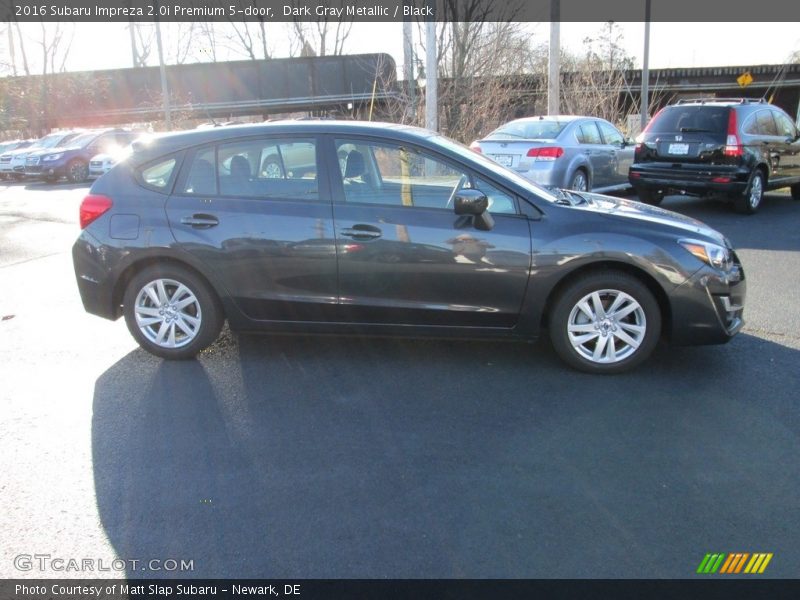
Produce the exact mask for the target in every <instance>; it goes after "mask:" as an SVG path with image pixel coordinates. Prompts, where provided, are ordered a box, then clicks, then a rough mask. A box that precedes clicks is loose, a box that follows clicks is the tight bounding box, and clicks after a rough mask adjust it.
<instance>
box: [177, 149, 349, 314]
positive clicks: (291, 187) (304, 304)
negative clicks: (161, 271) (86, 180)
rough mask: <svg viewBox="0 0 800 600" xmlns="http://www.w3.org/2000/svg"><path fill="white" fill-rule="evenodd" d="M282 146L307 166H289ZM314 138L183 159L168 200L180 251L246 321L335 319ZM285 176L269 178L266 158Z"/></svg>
mask: <svg viewBox="0 0 800 600" xmlns="http://www.w3.org/2000/svg"><path fill="white" fill-rule="evenodd" d="M289 148H294V149H298V148H301V149H303V150H304V154H305V155H306V156H310V157H311V162H310V164H304V165H303V168H302V169H300V168H295V166H294V165H293V164H292V163H291V162H290V160H289V158H288V157H289V156H290V155H291V152H288V149H289ZM317 149H318V144H317V140H316V139H315V138H314V137H313V136H283V137H278V138H275V137H262V138H255V139H254V138H249V139H245V140H239V141H230V142H224V143H219V144H217V145H211V146H206V147H203V148H200V149H197V150H195V151H193V152H191V153H190V154H189V155H188V156H187V158H186V160H185V162H184V166H183V169H182V173H181V175H180V177H179V179H178V181H177V183H176V186H175V190H174V193H173V194H172V195H171V196H170V198H169V199H168V201H167V215H168V218H169V223H170V227H171V228H172V231H173V234H174V236H175V239H176V241H177V242H178V244H179V245H180V247H181V248H182V249H183V250H185V251H187V252H190V253H191V254H192V255H194V257H195V258H196V259H197V260H199V261H201V262H202V263H203V264H205V265H206V266H207V268H208V269H209V270H210V271H211V273H212V274H213V276H214V277H215V278H216V280H217V281H219V282H221V283H222V284H223V285H224V287H225V288H226V290H227V292H228V294H229V295H230V296H231V297H232V298H233V300H234V301H235V302H236V303H237V305H238V306H239V307H240V308H241V310H242V311H243V312H244V313H245V314H246V315H247V316H248V317H250V318H252V319H257V320H273V321H329V320H334V319H335V318H336V314H335V307H336V302H337V290H336V246H335V241H334V234H333V219H332V213H331V202H330V193H329V191H328V190H329V188H328V178H327V176H324V174H323V173H321V172H320V170H319V168H318V164H319V163H318V161H317V159H316V157H317ZM274 155H278V156H284V158H285V167H286V168H285V171H284V172H282V173H277V174H276V173H273V172H271V171H270V172H267V170H265V169H266V167H267V164H268V161H267V159H268V158H269V157H271V156H274Z"/></svg>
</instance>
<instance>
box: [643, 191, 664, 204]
mask: <svg viewBox="0 0 800 600" xmlns="http://www.w3.org/2000/svg"><path fill="white" fill-rule="evenodd" d="M636 195H637V196H639V201H640V202H644V203H645V204H652V205H653V206H658V205H659V204H661V201H662V200H663V199H664V194H662V193H661V192H658V191H656V190H651V189H648V188H644V187H642V188H636Z"/></svg>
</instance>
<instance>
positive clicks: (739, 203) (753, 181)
mask: <svg viewBox="0 0 800 600" xmlns="http://www.w3.org/2000/svg"><path fill="white" fill-rule="evenodd" d="M765 184H766V181H765V179H764V173H762V172H761V170H759V169H757V170H755V171H754V172H753V175H752V176H751V177H750V183H749V184H748V185H747V189H745V191H744V193H742V194H739V195H737V196H736V197H734V199H733V208H734V209H735V210H736V212H738V213H740V214H743V215H754V214H756V213H757V212H758V209H759V208H760V207H761V202H762V201H763V200H764V187H765Z"/></svg>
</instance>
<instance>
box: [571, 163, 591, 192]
mask: <svg viewBox="0 0 800 600" xmlns="http://www.w3.org/2000/svg"><path fill="white" fill-rule="evenodd" d="M569 189H571V190H575V191H576V192H588V191H589V177H588V176H587V175H586V171H584V170H583V169H578V170H577V171H575V174H574V175H573V176H572V181H571V182H570V185H569Z"/></svg>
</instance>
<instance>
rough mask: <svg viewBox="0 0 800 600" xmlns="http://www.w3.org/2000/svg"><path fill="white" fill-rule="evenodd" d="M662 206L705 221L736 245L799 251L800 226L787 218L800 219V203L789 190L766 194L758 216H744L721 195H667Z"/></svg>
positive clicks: (750, 247) (739, 246)
mask: <svg viewBox="0 0 800 600" xmlns="http://www.w3.org/2000/svg"><path fill="white" fill-rule="evenodd" d="M661 207H662V208H664V209H667V210H672V211H675V212H678V213H681V214H684V215H687V216H689V217H692V218H695V219H698V220H700V221H703V222H704V223H706V224H707V225H710V226H711V227H713V228H714V229H717V230H718V231H720V232H722V233H723V234H725V235H726V236H727V237H728V239H730V240H731V243H732V244H733V246H734V248H737V249H740V248H749V249H757V250H797V249H798V247H800V241H798V236H797V229H796V228H793V227H786V223H787V221H790V222H791V221H797V220H798V219H799V218H800V202H798V201H796V200H793V199H792V197H791V196H790V195H789V194H786V193H774V192H773V193H767V194H764V199H763V200H762V203H761V207H760V208H759V210H758V213H756V214H754V215H742V214H739V213H737V212H736V211H734V210H733V207H732V206H731V204H730V203H729V202H726V201H725V200H723V199H720V198H691V197H687V196H667V197H666V198H665V199H664V200H663V202H662V203H661Z"/></svg>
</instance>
